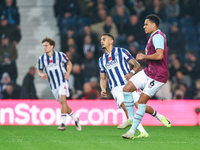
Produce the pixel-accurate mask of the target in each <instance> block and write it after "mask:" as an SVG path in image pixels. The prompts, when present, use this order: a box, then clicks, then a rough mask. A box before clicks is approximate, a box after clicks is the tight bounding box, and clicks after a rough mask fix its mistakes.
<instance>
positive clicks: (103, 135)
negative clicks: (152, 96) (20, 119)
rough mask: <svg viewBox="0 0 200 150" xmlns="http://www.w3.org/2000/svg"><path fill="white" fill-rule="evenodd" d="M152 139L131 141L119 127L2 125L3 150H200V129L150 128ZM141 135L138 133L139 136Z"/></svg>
mask: <svg viewBox="0 0 200 150" xmlns="http://www.w3.org/2000/svg"><path fill="white" fill-rule="evenodd" d="M145 129H146V131H147V132H148V133H149V135H150V137H149V138H145V139H132V140H127V139H123V138H121V135H122V134H124V133H126V131H127V130H128V129H126V130H119V129H117V128H116V126H83V127H82V131H77V130H76V128H75V127H74V126H67V128H66V131H58V130H57V127H56V126H0V150H63V149H65V150H130V149H132V150H138V149H139V150H143V149H144V150H199V149H200V126H194V127H178V126H176V127H171V128H170V129H168V128H166V127H164V126H146V127H145ZM138 134H139V132H138V131H137V132H136V135H138Z"/></svg>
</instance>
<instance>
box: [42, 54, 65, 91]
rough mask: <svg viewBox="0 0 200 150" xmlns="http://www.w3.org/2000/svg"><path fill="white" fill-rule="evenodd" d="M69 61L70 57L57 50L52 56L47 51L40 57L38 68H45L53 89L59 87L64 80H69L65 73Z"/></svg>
mask: <svg viewBox="0 0 200 150" xmlns="http://www.w3.org/2000/svg"><path fill="white" fill-rule="evenodd" d="M68 61H69V59H68V57H67V56H66V55H65V54H64V53H63V52H57V51H53V56H51V57H49V56H48V55H47V54H46V53H45V54H43V55H42V56H40V57H39V60H38V69H39V70H43V69H45V72H46V73H47V76H48V81H49V84H50V88H51V89H57V88H58V87H59V86H60V85H61V84H62V83H63V82H67V80H66V79H65V78H64V74H66V73H67V71H66V68H65V64H66V63H68Z"/></svg>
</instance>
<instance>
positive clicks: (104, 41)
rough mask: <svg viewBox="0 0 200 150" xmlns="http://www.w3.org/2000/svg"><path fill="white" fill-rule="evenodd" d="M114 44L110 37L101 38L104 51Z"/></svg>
mask: <svg viewBox="0 0 200 150" xmlns="http://www.w3.org/2000/svg"><path fill="white" fill-rule="evenodd" d="M112 44H113V40H112V38H110V37H109V36H107V35H104V36H102V37H101V47H102V49H107V47H109V46H110V45H112Z"/></svg>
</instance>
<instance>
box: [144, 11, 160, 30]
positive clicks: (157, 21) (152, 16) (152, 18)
mask: <svg viewBox="0 0 200 150" xmlns="http://www.w3.org/2000/svg"><path fill="white" fill-rule="evenodd" d="M146 19H149V20H150V21H151V22H154V23H155V24H156V26H157V27H158V26H159V24H160V18H159V17H158V16H157V15H155V14H150V15H148V16H147V17H146Z"/></svg>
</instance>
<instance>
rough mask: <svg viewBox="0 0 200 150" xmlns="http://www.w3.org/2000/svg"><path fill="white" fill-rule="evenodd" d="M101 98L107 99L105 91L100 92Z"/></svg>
mask: <svg viewBox="0 0 200 150" xmlns="http://www.w3.org/2000/svg"><path fill="white" fill-rule="evenodd" d="M101 96H102V97H103V98H106V97H107V94H106V90H102V91H101Z"/></svg>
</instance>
